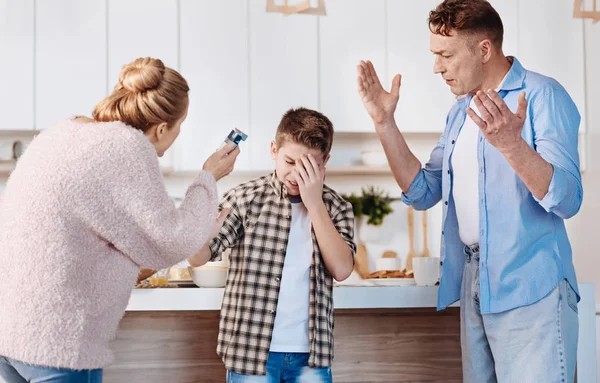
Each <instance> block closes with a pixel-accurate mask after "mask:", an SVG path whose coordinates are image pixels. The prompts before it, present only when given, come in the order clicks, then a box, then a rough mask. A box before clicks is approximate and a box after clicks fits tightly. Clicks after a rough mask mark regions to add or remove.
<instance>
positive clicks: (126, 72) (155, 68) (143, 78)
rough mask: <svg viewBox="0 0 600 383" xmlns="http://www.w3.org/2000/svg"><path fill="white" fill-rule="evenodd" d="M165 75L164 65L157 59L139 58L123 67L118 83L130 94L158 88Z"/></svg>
mask: <svg viewBox="0 0 600 383" xmlns="http://www.w3.org/2000/svg"><path fill="white" fill-rule="evenodd" d="M164 75H165V64H163V62H162V61H161V60H159V59H153V58H150V57H141V58H138V59H136V60H135V61H134V62H132V63H129V64H127V65H125V66H124V67H123V69H122V70H121V74H120V75H119V82H120V83H121V85H122V86H123V88H125V89H126V90H128V91H130V92H134V93H137V92H144V91H147V90H152V89H156V88H158V86H159V85H160V83H161V81H162V80H163V77H164Z"/></svg>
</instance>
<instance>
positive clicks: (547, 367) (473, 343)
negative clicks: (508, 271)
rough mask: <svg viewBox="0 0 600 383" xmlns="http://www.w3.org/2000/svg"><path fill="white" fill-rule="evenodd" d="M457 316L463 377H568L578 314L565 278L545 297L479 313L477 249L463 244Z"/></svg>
mask: <svg viewBox="0 0 600 383" xmlns="http://www.w3.org/2000/svg"><path fill="white" fill-rule="evenodd" d="M465 253H466V255H467V262H465V268H464V272H463V281H462V287H461V299H460V300H461V302H460V319H461V346H462V364H463V381H464V382H477V383H487V382H500V383H513V382H519V383H530V382H531V383H537V382H560V383H562V382H569V383H571V382H573V380H574V375H575V364H576V360H577V341H578V334H579V319H578V315H577V296H576V295H575V292H574V291H573V288H572V287H571V285H570V284H569V283H568V282H567V280H566V279H565V280H562V281H561V282H560V283H559V285H558V286H557V287H556V288H555V289H554V290H553V291H552V292H551V293H550V294H548V295H547V296H546V297H545V298H543V299H542V300H540V301H538V302H536V303H533V304H531V305H528V306H523V307H518V308H516V309H513V310H509V311H506V312H502V313H498V314H485V315H481V314H480V308H479V253H478V252H477V251H472V250H471V249H469V248H468V247H467V248H465Z"/></svg>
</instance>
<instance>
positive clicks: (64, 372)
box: [0, 356, 102, 383]
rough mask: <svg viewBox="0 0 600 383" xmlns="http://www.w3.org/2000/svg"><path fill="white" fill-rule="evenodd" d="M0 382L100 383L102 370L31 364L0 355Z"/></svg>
mask: <svg viewBox="0 0 600 383" xmlns="http://www.w3.org/2000/svg"><path fill="white" fill-rule="evenodd" d="M0 382H3V383H4V382H6V383H27V382H30V383H102V370H80V371H77V370H69V369H66V368H52V367H42V366H32V365H29V364H25V363H22V362H18V361H16V360H13V359H9V358H5V357H3V356H0Z"/></svg>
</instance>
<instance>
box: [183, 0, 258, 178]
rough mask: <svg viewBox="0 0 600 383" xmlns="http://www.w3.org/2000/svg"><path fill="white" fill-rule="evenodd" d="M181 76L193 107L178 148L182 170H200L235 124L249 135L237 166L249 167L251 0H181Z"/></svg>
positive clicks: (240, 167) (242, 145)
mask: <svg viewBox="0 0 600 383" xmlns="http://www.w3.org/2000/svg"><path fill="white" fill-rule="evenodd" d="M180 12H181V13H180V20H181V42H180V44H181V45H180V46H181V74H182V75H183V76H184V77H185V78H186V79H187V81H188V82H189V85H190V107H189V111H188V116H187V119H186V121H185V122H184V124H183V125H182V128H181V135H180V137H179V139H178V140H177V146H176V150H175V158H176V161H175V162H176V167H177V169H178V170H198V169H202V165H203V164H204V161H205V160H206V158H208V156H209V155H210V154H212V153H214V151H215V150H216V149H217V148H218V147H219V146H220V145H221V143H222V142H223V140H224V139H225V137H226V136H227V134H228V133H229V132H230V131H231V129H232V128H234V127H235V128H238V129H241V130H242V131H244V132H246V133H247V134H248V135H249V141H247V142H243V143H242V144H241V145H240V148H241V150H242V152H241V153H240V156H239V157H238V160H237V163H236V167H235V168H236V169H237V170H242V169H248V168H249V158H250V154H249V150H248V144H249V143H250V142H252V141H253V140H254V139H255V137H254V134H252V132H251V131H250V130H249V114H248V113H249V99H248V10H247V6H246V0H226V1H224V0H221V1H213V0H181V9H180Z"/></svg>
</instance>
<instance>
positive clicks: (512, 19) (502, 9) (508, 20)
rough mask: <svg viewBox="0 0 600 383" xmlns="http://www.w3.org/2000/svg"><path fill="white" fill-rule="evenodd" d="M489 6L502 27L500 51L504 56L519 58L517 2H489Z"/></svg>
mask: <svg viewBox="0 0 600 383" xmlns="http://www.w3.org/2000/svg"><path fill="white" fill-rule="evenodd" d="M525 1H527V0H525ZM490 4H492V6H493V7H494V9H495V10H496V11H497V12H498V14H499V15H500V18H501V19H502V25H503V27H504V39H503V42H502V51H503V52H504V55H506V56H517V58H519V0H491V1H490ZM525 28H526V27H525ZM519 60H520V59H519Z"/></svg>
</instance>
